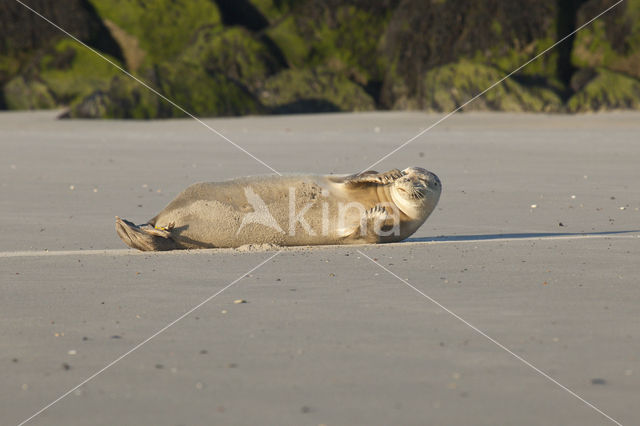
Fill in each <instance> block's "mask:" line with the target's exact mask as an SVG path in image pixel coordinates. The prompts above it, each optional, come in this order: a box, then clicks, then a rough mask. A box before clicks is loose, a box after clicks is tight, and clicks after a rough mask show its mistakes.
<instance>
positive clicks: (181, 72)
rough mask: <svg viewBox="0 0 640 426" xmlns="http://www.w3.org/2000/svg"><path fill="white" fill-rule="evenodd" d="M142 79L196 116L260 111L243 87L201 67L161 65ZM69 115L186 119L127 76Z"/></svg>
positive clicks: (80, 103)
mask: <svg viewBox="0 0 640 426" xmlns="http://www.w3.org/2000/svg"><path fill="white" fill-rule="evenodd" d="M144 80H146V81H147V82H149V84H150V85H151V86H152V87H154V88H155V89H156V90H157V91H158V92H160V93H162V94H163V95H164V96H165V97H166V98H168V99H170V100H172V101H173V102H175V103H176V104H177V105H179V106H180V107H182V108H183V109H184V110H185V111H188V112H189V113H191V114H193V115H196V116H203V117H204V116H230V115H243V114H255V113H259V112H263V110H262V109H261V106H260V104H259V103H258V102H257V101H256V100H255V98H254V97H253V96H252V95H251V94H250V93H248V92H247V91H246V90H245V89H244V88H242V87H240V86H238V85H237V84H236V83H234V82H233V81H231V80H229V79H228V78H227V77H225V76H224V75H222V74H215V75H211V74H208V73H206V72H205V71H204V69H203V68H202V67H201V66H197V65H193V64H189V63H178V64H168V63H164V64H160V65H158V66H157V67H154V69H153V73H151V72H149V73H148V74H147V75H146V76H145V77H144ZM69 115H70V116H71V117H79V118H138V119H148V118H170V117H185V116H187V114H185V113H184V112H183V111H181V110H180V109H179V108H176V107H174V106H173V105H171V104H170V103H169V102H167V101H166V100H164V99H161V98H160V97H159V96H158V95H156V94H155V93H152V92H151V91H150V90H148V89H147V88H146V87H143V86H142V85H140V84H139V83H138V82H136V81H133V80H131V79H130V78H128V77H125V76H121V77H116V78H114V79H113V80H112V81H111V84H110V86H109V88H108V89H107V90H97V91H95V92H94V93H92V94H91V95H89V96H87V97H85V98H84V99H83V100H82V101H81V102H79V103H78V104H77V105H75V106H74V107H73V108H72V109H71V111H70V113H69Z"/></svg>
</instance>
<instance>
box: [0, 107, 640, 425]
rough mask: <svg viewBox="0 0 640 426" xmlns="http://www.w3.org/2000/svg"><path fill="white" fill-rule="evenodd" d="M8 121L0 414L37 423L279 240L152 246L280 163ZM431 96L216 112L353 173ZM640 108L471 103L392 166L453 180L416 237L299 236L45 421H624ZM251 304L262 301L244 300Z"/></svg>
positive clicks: (631, 409) (35, 119)
mask: <svg viewBox="0 0 640 426" xmlns="http://www.w3.org/2000/svg"><path fill="white" fill-rule="evenodd" d="M54 116H55V114H53V113H51V112H34V113H24V112H22V113H16V112H12V113H3V114H0V148H1V149H2V155H1V156H0V220H1V222H0V223H1V225H0V230H1V234H2V237H1V238H0V277H1V283H0V285H1V288H0V295H1V299H0V304H1V305H0V306H1V309H0V324H1V325H0V336H1V339H0V366H1V370H0V371H1V372H2V373H1V377H2V379H1V380H0V418H1V420H0V423H2V424H18V423H20V422H21V421H23V420H24V419H26V418H28V417H29V416H30V415H32V414H34V413H35V412H37V411H38V410H39V409H41V408H42V407H43V406H45V405H46V404H48V403H50V402H51V401H53V400H55V399H56V398H57V397H59V396H60V395H62V394H64V393H65V392H66V391H68V390H69V389H72V388H73V387H74V386H76V385H77V384H79V383H81V382H82V381H83V380H84V379H86V378H87V377H90V376H91V375H92V374H94V373H95V372H96V371H99V370H100V369H102V368H103V367H104V366H106V365H108V364H109V363H110V362H112V361H113V360H115V359H117V358H118V357H119V356H121V355H122V354H124V353H126V352H127V351H129V350H130V349H131V348H133V347H135V345H137V344H138V343H140V342H142V341H144V340H145V339H147V338H148V337H149V336H152V335H153V334H154V333H156V332H158V331H159V330H161V329H162V328H163V327H164V326H166V325H167V324H170V323H171V322H172V321H174V320H175V319H176V318H178V317H180V316H181V315H182V314H184V313H185V312H187V311H189V310H190V309H191V308H192V307H194V306H197V305H198V304H199V303H201V302H203V301H204V300H206V299H207V298H209V297H210V296H212V295H214V294H216V293H217V292H219V291H220V290H221V289H223V288H224V287H225V286H227V285H228V284H230V283H232V282H234V281H235V280H237V279H238V278H240V277H243V276H244V275H245V274H246V273H247V271H249V270H250V269H251V268H253V267H255V266H256V265H258V264H259V263H260V262H262V261H263V260H265V259H267V258H268V256H271V255H272V254H273V253H275V252H274V251H273V250H272V249H274V247H256V246H254V247H244V248H243V249H242V250H203V251H197V252H172V253H160V254H145V253H139V252H135V251H132V250H127V249H126V248H125V247H124V245H123V244H122V242H121V241H120V240H119V239H118V237H117V235H116V233H115V231H114V229H113V222H114V216H115V215H120V216H122V217H126V218H128V219H130V220H133V221H135V222H143V221H145V220H147V219H148V218H149V217H151V216H152V215H153V214H155V213H156V212H158V211H160V210H161V209H162V208H163V207H164V206H165V205H166V204H167V203H168V202H169V201H170V200H171V199H172V198H173V197H174V196H175V195H176V194H177V193H178V192H179V191H181V190H182V189H184V188H185V187H186V186H187V185H189V184H191V183H193V182H196V181H212V180H222V179H227V178H231V177H236V176H243V175H255V174H262V173H267V172H269V170H268V169H266V168H264V167H263V166H261V165H260V164H258V163H257V162H255V161H254V160H252V159H251V158H250V157H248V156H246V155H245V154H243V153H242V152H239V151H238V150H237V149H236V148H234V147H233V146H231V145H230V144H228V143H226V142H225V141H223V140H221V139H220V138H218V137H216V136H215V135H213V134H212V133H211V132H209V131H208V130H207V129H205V128H203V127H202V126H200V125H198V124H197V123H196V122H193V121H190V120H173V121H153V122H135V121H72V120H63V121H59V120H55V119H54ZM438 118H439V116H435V115H425V114H420V113H366V114H335V115H331V114H329V115H309V116H292V117H289V116H282V117H247V118H233V119H219V120H207V122H208V123H209V124H210V125H212V126H213V127H215V128H216V129H218V130H220V131H221V132H222V133H224V134H225V135H227V136H228V137H229V138H231V139H232V140H234V141H235V142H236V143H238V144H239V145H241V146H243V147H244V148H246V149H247V150H249V151H250V152H252V153H253V154H254V155H256V156H258V157H259V158H261V159H262V160H263V161H265V162H267V163H269V164H270V165H271V166H273V167H274V168H276V169H278V170H280V171H282V172H310V173H331V172H333V173H351V172H356V171H359V170H361V169H363V168H364V167H366V166H367V165H368V164H371V163H372V162H374V161H376V160H377V159H378V158H379V157H381V156H383V155H384V154H386V153H387V152H389V151H390V150H391V149H393V148H394V147H395V146H397V145H398V144H400V143H402V142H404V141H405V140H406V139H408V138H410V137H411V136H413V135H414V134H416V133H417V132H418V131H419V130H420V129H422V128H425V127H426V126H428V125H429V124H430V123H432V122H434V121H435V120H437V119H438ZM638 135H640V114H638V113H612V114H596V115H581V116H561V115H558V116H547V115H518V114H479V113H478V114H460V115H456V116H454V117H453V118H451V119H449V120H447V121H445V122H444V123H442V124H441V125H440V126H438V127H436V128H435V129H433V131H431V132H429V133H428V134H426V135H425V136H423V137H422V138H420V139H418V140H416V141H415V142H413V143H412V144H411V145H409V146H408V147H406V148H405V149H403V150H401V151H400V152H398V153H397V154H395V155H394V156H392V157H390V158H389V159H387V160H386V161H384V162H383V163H382V164H381V165H380V166H378V167H377V169H378V170H384V169H390V168H404V167H406V166H409V165H417V166H422V167H425V168H428V169H430V170H433V171H434V172H435V173H437V174H438V175H439V176H440V178H441V179H442V182H443V185H444V192H443V195H442V198H441V200H440V204H439V206H438V209H437V210H436V212H435V213H434V214H433V215H432V217H431V218H430V219H429V220H428V221H427V222H426V224H425V225H424V226H423V227H422V228H421V229H420V230H419V231H418V233H416V234H415V235H414V236H413V237H412V239H411V240H410V241H408V242H404V243H397V244H389V245H384V246H359V247H317V248H313V249H308V248H296V249H287V250H285V251H283V252H282V253H281V254H279V255H278V256H276V257H275V258H274V259H272V260H271V261H269V262H267V263H266V264H265V265H263V266H262V267H260V268H259V269H257V270H255V271H253V272H251V273H250V274H249V275H247V276H245V277H244V278H243V279H241V280H240V281H237V282H236V283H235V284H234V285H233V286H231V287H229V288H228V289H226V290H225V291H224V292H222V293H221V294H220V295H219V296H217V297H215V298H213V299H212V300H210V301H209V302H208V303H206V304H204V305H203V306H201V307H200V308H199V309H198V310H196V311H195V312H193V313H191V314H190V315H188V316H186V317H185V318H184V319H182V320H181V321H179V322H178V323H176V324H175V325H173V326H172V327H170V328H169V329H167V330H166V331H164V332H163V333H161V334H159V335H158V336H157V337H155V338H154V339H153V340H151V341H149V342H148V343H146V344H145V345H143V346H142V347H141V348H140V349H138V350H136V351H135V352H133V353H131V354H130V355H128V356H127V357H125V358H124V359H122V360H121V361H119V362H118V363H117V364H115V365H113V366H112V367H110V368H109V369H108V370H106V371H104V372H103V373H102V374H100V375H98V376H97V377H95V378H94V379H93V380H91V381H90V382H89V383H87V384H86V385H85V386H82V387H81V388H79V389H77V390H76V391H74V392H72V393H71V394H70V395H69V396H68V397H66V398H64V399H63V400H61V401H60V402H58V403H57V404H55V405H54V406H52V407H51V408H49V409H48V410H46V411H45V412H43V413H42V414H41V415H39V416H38V417H36V418H34V419H33V420H32V422H31V424H34V425H35V424H43V425H44V424H47V425H53V424H55V425H62V424H64V425H85V424H86V425H89V424H90V425H112V424H154V425H197V424H236V425H245V424H246V425H251V424H279V425H282V424H287V425H288V424H310V425H318V424H326V425H343V424H370V425H377V424H380V425H386V424H405V425H412V424H416V425H417V424H437V425H447V424H474V425H494V424H518V425H541V424H580V425H601V424H607V422H608V420H607V419H606V418H605V417H603V416H602V415H601V414H599V413H598V412H596V411H595V410H593V409H592V408H590V407H588V406H587V405H585V404H584V403H583V402H581V401H580V400H578V399H576V398H575V397H574V396H572V395H570V394H569V393H568V392H567V391H565V390H563V389H561V388H560V387H558V386H557V385H556V384H554V383H552V382H550V381H549V380H548V379H546V378H544V377H543V376H541V375H540V374H539V373H537V372H535V371H533V370H532V369H531V368H530V367H529V366H527V365H525V364H523V363H522V362H521V361H519V360H517V359H516V358H514V357H513V356H512V355H510V354H509V353H507V352H505V351H504V350H503V349H501V348H500V347H498V346H497V345H495V344H494V343H492V342H490V341H488V340H487V339H486V338H485V337H483V336H481V335H480V334H478V333H477V332H476V331H474V330H472V329H471V328H470V327H469V326H467V325H465V324H463V323H462V322H460V321H459V319H456V318H455V317H453V316H452V315H451V314H450V313H449V312H447V311H445V310H443V309H442V307H439V306H437V305H435V304H434V303H432V302H431V301H430V300H428V299H427V298H425V297H424V296H422V295H420V294H418V293H417V292H416V291H415V290H413V289H411V288H410V287H409V286H407V285H406V284H405V283H403V282H401V281H399V280H398V278H396V277H394V276H392V275H390V274H389V273H388V272H386V271H384V270H382V269H380V268H379V267H378V266H376V265H374V264H373V263H372V262H371V261H370V260H368V259H367V258H366V257H364V256H363V255H362V254H361V253H360V252H358V250H361V251H362V252H363V253H365V254H366V255H367V256H370V257H372V258H374V259H377V261H378V262H380V263H381V264H382V265H384V266H385V267H386V268H388V269H389V270H390V271H392V272H394V273H395V274H397V275H398V277H400V278H403V279H408V282H409V283H410V284H411V285H413V286H415V287H416V288H417V289H418V290H420V291H422V292H424V293H425V294H426V295H428V296H429V297H432V298H433V299H435V300H437V301H438V302H439V303H441V304H442V305H443V306H445V307H446V308H448V309H450V310H451V311H452V312H455V313H456V314H457V315H459V316H460V317H462V318H464V319H465V320H466V321H468V322H469V323H471V324H473V325H474V326H476V327H478V328H479V329H480V330H482V331H484V332H486V333H487V334H488V335H489V336H491V337H493V338H495V339H496V340H497V341H499V342H500V343H501V344H503V345H505V347H507V348H509V349H510V350H512V351H513V352H514V353H516V354H518V355H520V356H522V357H523V358H524V359H526V360H527V361H529V362H531V363H532V364H533V365H535V366H537V367H539V368H540V369H541V370H542V371H544V372H546V373H548V374H549V375H551V376H552V377H554V378H555V379H557V380H558V381H559V382H560V383H562V384H563V385H565V386H567V387H568V388H569V389H571V390H573V391H575V392H576V393H577V394H579V395H581V396H582V397H583V398H585V399H586V400H588V401H590V402H591V403H593V404H594V405H595V406H597V407H598V408H600V409H601V410H603V411H604V412H606V413H607V414H608V415H610V416H611V417H613V418H615V419H617V420H618V421H620V422H621V423H623V424H634V423H636V422H637V419H638V408H637V395H638V394H640V356H639V354H640V323H639V322H638V318H639V317H638V312H639V311H638V303H637V301H638V299H639V298H640V285H639V282H638V277H639V276H640V266H638V265H639V264H640V262H639V260H640V258H639V255H638V253H639V252H640V238H639V236H640V231H639V230H640V212H639V211H638V209H639V208H640V189H638V181H639V178H640V171H639V170H640V169H639V167H638V164H640V144H639V143H638ZM235 300H244V301H246V302H247V303H237V304H236V303H234V301H235Z"/></svg>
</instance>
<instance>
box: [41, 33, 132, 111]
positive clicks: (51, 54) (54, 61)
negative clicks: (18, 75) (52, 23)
mask: <svg viewBox="0 0 640 426" xmlns="http://www.w3.org/2000/svg"><path fill="white" fill-rule="evenodd" d="M105 56H106V55H105ZM108 59H110V60H111V61H113V62H114V63H116V64H118V65H120V64H119V63H118V61H117V60H116V59H115V58H108ZM38 68H39V71H38V74H39V77H40V78H41V79H42V81H43V82H44V83H45V84H46V85H47V87H49V90H50V91H51V93H52V94H53V96H54V98H55V100H56V103H57V104H58V105H70V104H73V103H75V102H77V101H78V100H79V99H81V98H83V97H85V96H87V95H88V94H90V93H92V92H94V91H95V90H105V89H107V88H108V87H109V82H110V81H111V79H112V78H113V77H115V76H116V75H119V74H121V72H120V71H119V70H118V69H117V68H116V67H114V66H113V65H111V64H110V63H108V62H107V61H105V60H104V59H102V58H100V57H99V56H98V55H96V54H95V53H93V52H91V51H90V50H88V49H87V48H85V47H83V46H79V45H78V43H76V42H75V41H73V40H61V41H60V42H58V43H57V44H56V45H55V46H54V48H53V49H52V50H50V51H47V52H46V53H45V55H44V56H43V57H42V59H41V61H40V63H39V65H38Z"/></svg>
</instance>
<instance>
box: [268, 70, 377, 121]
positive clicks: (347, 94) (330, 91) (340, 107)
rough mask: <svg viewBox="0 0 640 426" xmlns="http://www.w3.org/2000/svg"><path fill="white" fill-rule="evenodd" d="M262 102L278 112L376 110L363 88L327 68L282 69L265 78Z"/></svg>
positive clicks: (274, 111) (272, 110)
mask: <svg viewBox="0 0 640 426" xmlns="http://www.w3.org/2000/svg"><path fill="white" fill-rule="evenodd" d="M260 101H261V102H262V104H263V105H264V106H265V107H267V108H268V109H269V110H270V111H271V112H273V113H276V114H293V113H305V112H334V111H369V110H373V109H375V103H374V102H373V99H372V98H371V97H370V96H369V95H368V94H367V93H366V92H365V91H364V89H362V87H360V86H358V85H357V84H355V83H353V82H352V81H350V80H349V79H348V78H346V77H345V76H344V75H342V74H337V73H334V72H332V71H330V70H328V69H326V68H320V69H315V70H311V69H305V70H286V71H282V72H280V73H278V74H277V75H275V76H274V77H271V78H270V79H268V80H267V81H266V83H265V86H264V90H263V91H262V92H261V94H260Z"/></svg>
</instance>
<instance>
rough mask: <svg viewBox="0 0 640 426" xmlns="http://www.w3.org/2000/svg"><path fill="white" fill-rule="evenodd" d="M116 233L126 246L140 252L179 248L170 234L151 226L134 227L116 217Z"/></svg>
mask: <svg viewBox="0 0 640 426" xmlns="http://www.w3.org/2000/svg"><path fill="white" fill-rule="evenodd" d="M116 232H117V233H118V236H120V238H121V239H122V241H124V243H125V244H126V245H128V246H129V247H131V248H134V249H138V250H142V251H165V250H175V249H178V248H180V247H179V246H178V244H176V242H175V241H174V240H173V239H172V238H171V232H170V231H167V230H164V229H157V228H154V227H153V226H151V225H148V224H147V225H140V226H138V225H135V224H133V223H131V222H129V221H128V220H124V219H120V218H119V217H118V216H116Z"/></svg>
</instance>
